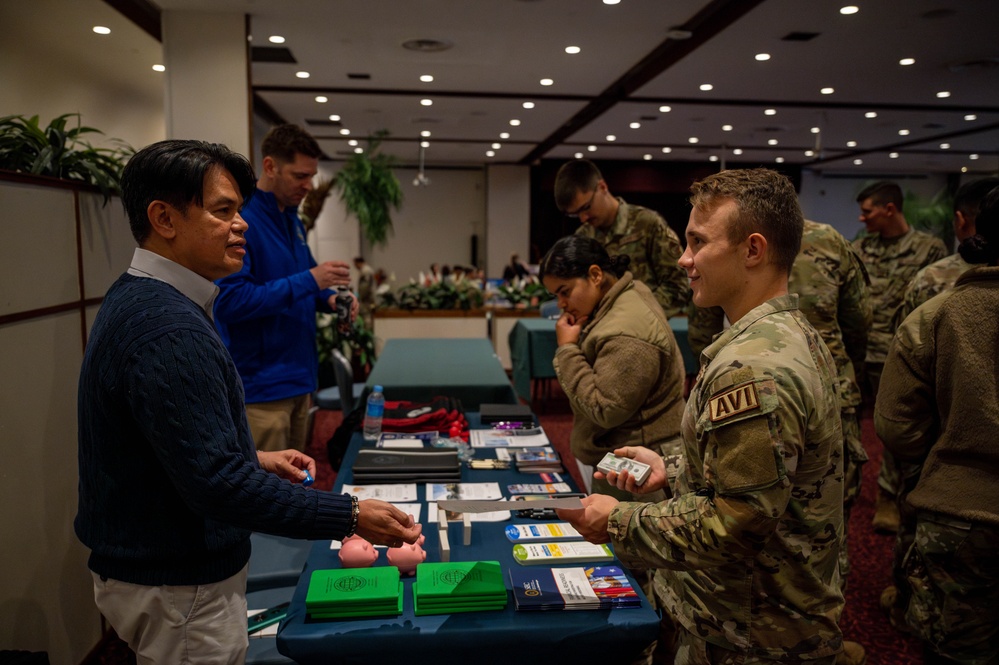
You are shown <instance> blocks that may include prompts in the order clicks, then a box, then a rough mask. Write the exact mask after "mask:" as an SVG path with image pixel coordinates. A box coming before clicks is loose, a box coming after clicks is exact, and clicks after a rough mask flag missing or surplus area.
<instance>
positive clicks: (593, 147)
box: [586, 145, 597, 152]
mask: <svg viewBox="0 0 999 665" xmlns="http://www.w3.org/2000/svg"><path fill="white" fill-rule="evenodd" d="M586 149H587V150H589V151H590V152H596V151H597V146H595V145H588V146H586Z"/></svg>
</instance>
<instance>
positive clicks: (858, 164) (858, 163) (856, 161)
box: [853, 157, 864, 166]
mask: <svg viewBox="0 0 999 665" xmlns="http://www.w3.org/2000/svg"><path fill="white" fill-rule="evenodd" d="M853 163H854V164H856V165H857V166H860V165H861V164H863V163H864V160H862V159H860V158H859V157H858V158H857V159H855V160H853Z"/></svg>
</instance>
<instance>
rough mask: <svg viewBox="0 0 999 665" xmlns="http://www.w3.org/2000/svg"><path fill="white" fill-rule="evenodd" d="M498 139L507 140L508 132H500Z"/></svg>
mask: <svg viewBox="0 0 999 665" xmlns="http://www.w3.org/2000/svg"><path fill="white" fill-rule="evenodd" d="M500 138H501V139H508V138H510V132H500Z"/></svg>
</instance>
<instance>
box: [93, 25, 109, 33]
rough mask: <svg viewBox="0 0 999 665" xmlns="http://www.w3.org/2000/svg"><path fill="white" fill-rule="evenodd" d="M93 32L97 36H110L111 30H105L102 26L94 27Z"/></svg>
mask: <svg viewBox="0 0 999 665" xmlns="http://www.w3.org/2000/svg"><path fill="white" fill-rule="evenodd" d="M94 32H96V33H97V34H98V35H110V34H111V28H105V27H104V26H103V25H95V26H94Z"/></svg>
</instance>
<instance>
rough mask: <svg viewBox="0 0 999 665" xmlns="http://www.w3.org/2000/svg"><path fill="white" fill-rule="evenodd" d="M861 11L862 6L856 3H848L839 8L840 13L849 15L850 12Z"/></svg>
mask: <svg viewBox="0 0 999 665" xmlns="http://www.w3.org/2000/svg"><path fill="white" fill-rule="evenodd" d="M859 11H860V7H857V6H856V5H847V6H846V7H840V8H839V13H840V14H843V15H844V16H849V15H850V14H856V13H857V12H859Z"/></svg>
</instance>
